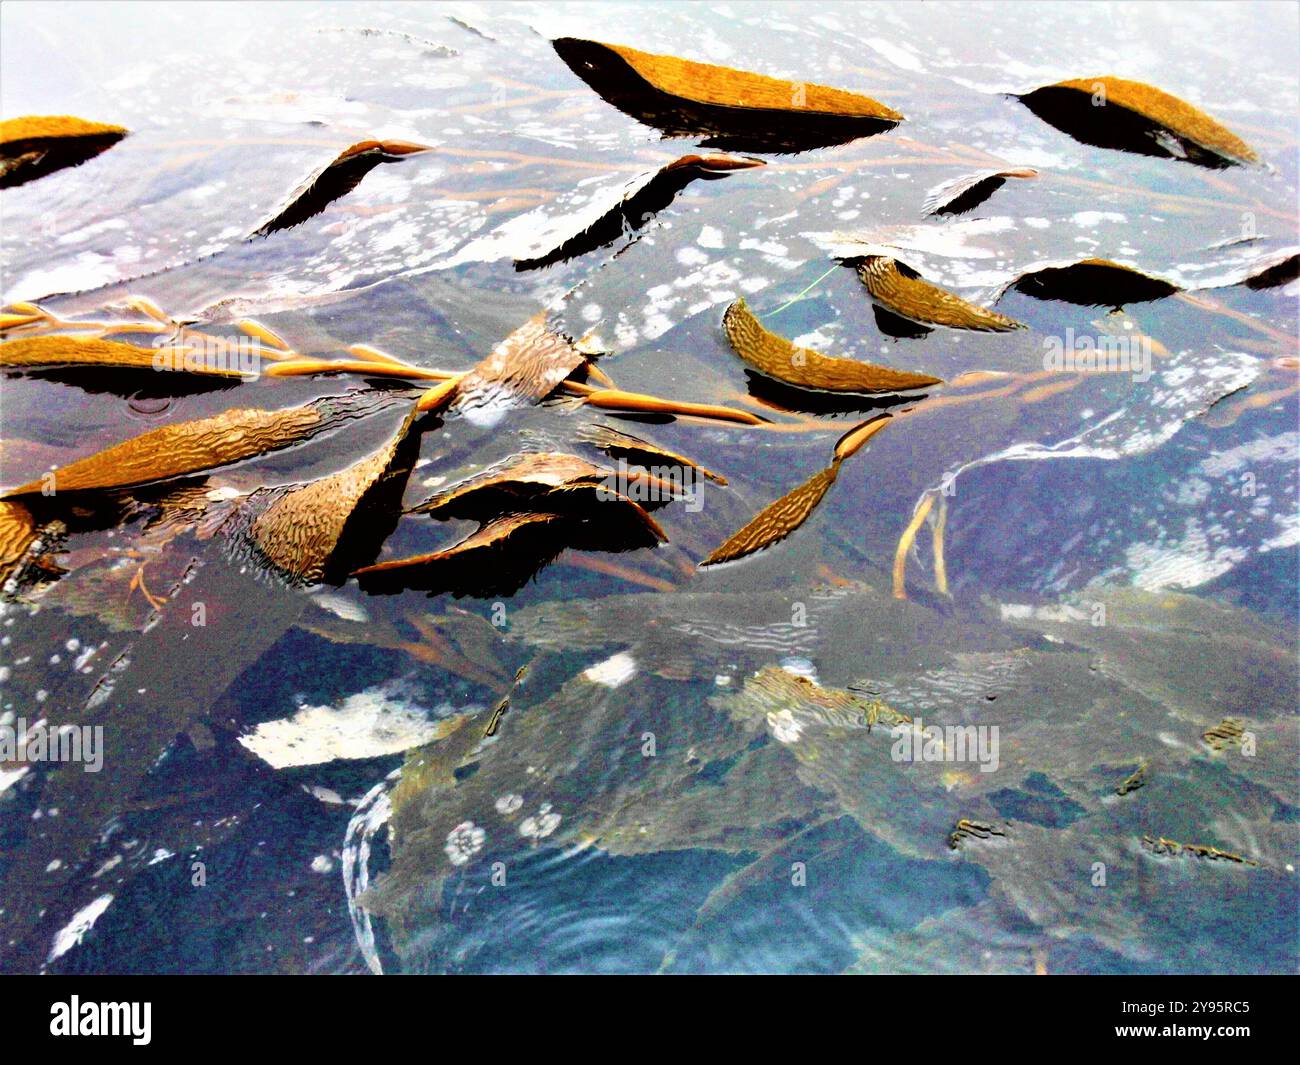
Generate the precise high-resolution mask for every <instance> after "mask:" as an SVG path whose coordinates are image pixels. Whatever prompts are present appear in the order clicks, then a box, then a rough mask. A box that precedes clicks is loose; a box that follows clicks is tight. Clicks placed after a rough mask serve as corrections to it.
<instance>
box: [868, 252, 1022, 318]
mask: <svg viewBox="0 0 1300 1065" xmlns="http://www.w3.org/2000/svg"><path fill="white" fill-rule="evenodd" d="M858 277H860V278H861V279H862V283H863V284H864V285H866V286H867V291H868V292H870V293H871V298H872V299H874V300H875V301H876V302H877V303H878V304H880V305H881V306H882V307H884V308H885V309H886V310H887V311H892V312H893V313H894V314H897V315H899V316H900V317H902V318H906V319H908V320H909V321H912V322H920V323H921V324H923V325H944V326H947V327H948V328H949V329H976V330H982V331H984V332H993V333H1005V332H1008V331H1009V330H1012V329H1023V328H1024V327H1023V326H1022V325H1021V324H1020V323H1019V322H1017V321H1014V320H1013V319H1011V318H1008V317H1006V316H1005V315H1002V314H998V313H997V312H996V311H990V310H988V309H987V308H984V307H977V306H976V305H975V304H973V303H967V302H966V301H965V300H964V299H962V298H961V297H960V296H958V295H956V294H955V293H952V292H949V291H948V290H947V289H942V288H939V286H938V285H932V284H930V282H928V281H924V280H922V279H921V277H920V276H919V275H918V274H917V273H916V271H915V270H912V269H911V268H910V267H908V266H907V265H905V264H903V263H900V262H899V261H898V260H897V259H891V258H889V257H888V256H885V255H871V256H868V257H867V258H865V259H863V260H862V262H861V263H859V264H858Z"/></svg>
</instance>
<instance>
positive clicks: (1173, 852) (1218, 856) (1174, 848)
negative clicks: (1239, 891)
mask: <svg viewBox="0 0 1300 1065" xmlns="http://www.w3.org/2000/svg"><path fill="white" fill-rule="evenodd" d="M1142 846H1144V847H1145V848H1146V849H1147V850H1149V851H1150V852H1151V853H1152V854H1159V855H1169V856H1171V857H1177V856H1178V855H1180V854H1190V855H1192V856H1193V857H1194V858H1204V859H1205V860H1206V861H1208V862H1234V863H1236V864H1237V865H1259V862H1257V861H1255V859H1254V858H1243V857H1242V856H1241V855H1240V854H1233V853H1232V852H1231V851H1225V850H1220V849H1219V848H1218V847H1211V846H1209V845H1208V844H1204V843H1178V842H1176V841H1174V840H1172V839H1165V837H1164V836H1143V837H1142Z"/></svg>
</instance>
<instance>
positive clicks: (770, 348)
mask: <svg viewBox="0 0 1300 1065" xmlns="http://www.w3.org/2000/svg"><path fill="white" fill-rule="evenodd" d="M722 327H723V329H724V330H725V331H726V334H727V339H728V340H729V341H730V342H731V347H732V349H733V350H734V351H735V352H736V354H737V355H739V356H740V357H741V358H742V359H743V360H744V361H745V362H746V363H747V364H748V365H750V366H752V367H753V368H754V369H755V370H758V371H759V373H762V374H766V375H767V376H768V377H773V378H775V379H776V380H778V381H781V382H782V383H784V384H789V385H796V386H798V387H799V388H807V389H813V390H820V391H826V392H903V391H909V390H911V389H916V388H925V387H927V386H929V385H937V384H942V382H941V381H940V380H939V378H937V377H929V376H927V375H925V374H918V373H910V372H908V371H906V370H891V369H889V368H888V367H885V366H875V365H873V364H871V363H867V362H858V361H856V360H854V359H838V358H832V357H830V356H827V355H822V354H820V353H819V352H816V351H813V350H812V349H811V348H801V347H797V346H796V345H795V344H793V343H792V342H791V341H789V340H787V339H786V338H785V337H783V336H779V335H777V334H776V333H773V332H771V331H769V330H768V329H765V328H764V327H763V324H762V323H761V322H760V321H759V320H758V318H756V317H755V316H754V313H753V311H751V310H750V309H749V305H748V304H747V303H746V302H745V301H744V299H743V298H742V299H739V300H737V301H736V302H735V303H733V304H732V305H731V306H730V307H728V308H727V311H726V313H725V314H724V315H723V317H722Z"/></svg>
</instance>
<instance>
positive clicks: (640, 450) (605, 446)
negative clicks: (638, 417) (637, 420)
mask: <svg viewBox="0 0 1300 1065" xmlns="http://www.w3.org/2000/svg"><path fill="white" fill-rule="evenodd" d="M579 435H580V436H581V438H582V439H583V440H586V441H587V443H589V444H591V445H592V447H594V448H596V449H597V450H599V451H603V452H605V454H606V455H609V456H610V457H611V458H623V459H626V460H627V461H628V462H629V463H635V464H637V465H641V466H644V467H646V468H647V469H651V470H652V469H653V468H654V467H655V466H660V465H664V464H668V465H673V466H678V467H681V468H684V469H690V470H694V471H695V472H696V473H698V474H699V475H700V476H701V477H707V478H708V479H709V480H710V481H713V482H715V483H716V484H726V483H727V479H726V478H725V477H723V476H722V474H720V473H714V472H713V471H712V470H709V469H706V468H705V467H703V466H701V465H700V464H699V463H698V462H696V461H695V460H694V459H689V458H687V457H686V456H685V455H679V454H678V453H677V452H675V451H669V450H668V449H667V448H664V447H660V446H659V445H658V444H653V443H651V442H650V441H648V440H643V439H641V437H639V436H633V435H632V434H631V433H624V432H622V431H620V430H618V429H615V428H614V427H613V426H610V425H600V424H596V425H590V426H588V427H587V428H586V429H584V430H583V431H582V432H581V433H580V434H579Z"/></svg>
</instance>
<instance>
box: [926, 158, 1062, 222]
mask: <svg viewBox="0 0 1300 1065" xmlns="http://www.w3.org/2000/svg"><path fill="white" fill-rule="evenodd" d="M1037 176H1038V171H1037V170H1035V169H1034V168H1033V167H1029V166H1012V167H1007V168H1005V169H1003V170H976V171H975V172H974V173H972V174H962V175H961V177H956V178H953V179H952V180H951V181H945V182H944V183H943V184H941V185H936V186H935V187H934V188H932V189H931V190H930V191H929V192H928V193H927V194H926V198H925V203H924V205H923V206H922V207H921V212H922V213H923V214H964V213H965V212H966V211H970V210H973V209H974V208H976V207H978V206H979V205H980V204H981V203H983V202H984V201H985V200H987V199H988V198H989V197H990V196H992V195H993V194H994V193H995V192H997V191H998V189H1000V188H1001V187H1002V186H1003V185H1004V184H1005V183H1006V180H1007V178H1034V177H1037Z"/></svg>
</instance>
